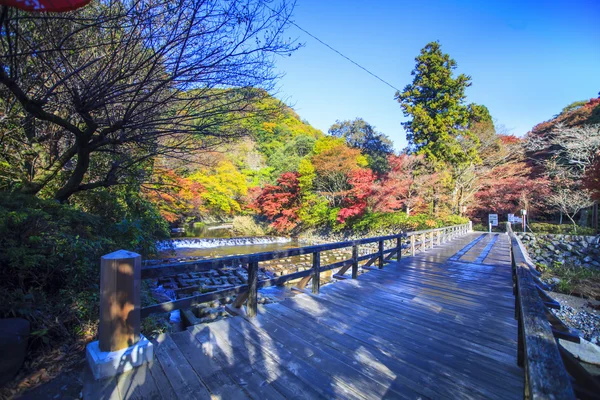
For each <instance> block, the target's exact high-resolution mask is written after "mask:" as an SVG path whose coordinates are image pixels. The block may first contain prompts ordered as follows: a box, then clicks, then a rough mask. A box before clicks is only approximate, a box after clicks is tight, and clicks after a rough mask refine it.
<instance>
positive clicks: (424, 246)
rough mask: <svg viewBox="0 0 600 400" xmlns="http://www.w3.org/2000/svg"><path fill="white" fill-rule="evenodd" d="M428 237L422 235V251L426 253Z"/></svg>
mask: <svg viewBox="0 0 600 400" xmlns="http://www.w3.org/2000/svg"><path fill="white" fill-rule="evenodd" d="M426 241H427V236H425V234H424V233H421V251H425V250H426V249H427V244H426Z"/></svg>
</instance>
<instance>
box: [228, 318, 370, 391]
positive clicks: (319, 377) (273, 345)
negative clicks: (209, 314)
mask: <svg viewBox="0 0 600 400" xmlns="http://www.w3.org/2000/svg"><path fill="white" fill-rule="evenodd" d="M219 322H221V321H219ZM226 322H228V323H229V324H228V325H229V328H233V329H234V330H236V331H237V332H239V333H240V334H242V336H243V337H244V339H243V343H244V344H246V345H248V344H251V345H252V346H257V345H258V347H259V351H261V352H263V353H266V354H267V355H268V356H269V357H271V358H272V359H273V360H275V362H276V363H277V364H279V367H280V368H285V369H287V370H288V371H290V372H292V373H293V374H294V375H295V376H297V377H298V378H300V379H301V380H302V381H303V382H304V383H305V384H306V385H308V386H310V387H311V388H312V389H313V390H314V391H316V392H318V393H319V394H320V395H321V396H325V397H328V398H339V397H344V398H352V399H356V398H362V399H364V398H365V397H364V396H362V395H360V394H359V393H355V392H354V391H353V390H351V389H350V388H349V387H348V386H347V385H346V384H345V383H344V382H340V381H335V382H334V381H333V380H332V378H331V377H330V376H328V375H327V374H326V373H324V372H323V371H321V370H319V369H317V368H315V367H314V366H312V365H311V364H308V363H306V362H305V361H304V360H302V359H300V358H298V357H296V356H295V355H294V354H292V353H291V352H290V351H289V350H288V349H286V347H285V346H284V345H282V344H281V343H279V342H277V341H274V340H272V339H271V338H269V337H268V336H266V337H265V336H263V335H260V333H259V332H257V331H256V329H255V328H253V326H252V325H251V324H250V323H248V322H246V321H243V320H241V319H239V318H231V319H229V320H226Z"/></svg>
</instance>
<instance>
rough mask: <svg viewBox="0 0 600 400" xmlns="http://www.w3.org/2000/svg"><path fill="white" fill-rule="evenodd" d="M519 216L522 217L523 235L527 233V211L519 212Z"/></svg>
mask: <svg viewBox="0 0 600 400" xmlns="http://www.w3.org/2000/svg"><path fill="white" fill-rule="evenodd" d="M521 214H522V215H523V233H525V232H527V210H525V209H523V210H521Z"/></svg>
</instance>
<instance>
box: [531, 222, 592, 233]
mask: <svg viewBox="0 0 600 400" xmlns="http://www.w3.org/2000/svg"><path fill="white" fill-rule="evenodd" d="M529 228H530V229H531V231H532V232H534V233H543V234H553V235H594V230H593V229H592V228H588V227H582V226H578V227H577V230H575V229H574V227H573V225H572V224H562V225H559V224H550V223H546V222H532V223H530V224H529Z"/></svg>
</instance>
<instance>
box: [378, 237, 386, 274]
mask: <svg viewBox="0 0 600 400" xmlns="http://www.w3.org/2000/svg"><path fill="white" fill-rule="evenodd" d="M384 261H385V260H384V258H383V240H380V241H379V269H382V268H383V262H384Z"/></svg>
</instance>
